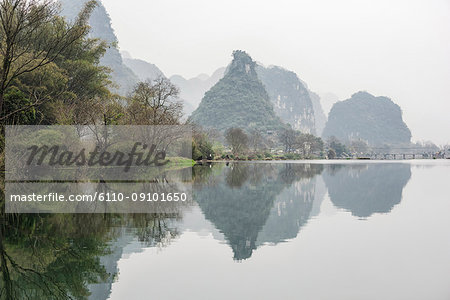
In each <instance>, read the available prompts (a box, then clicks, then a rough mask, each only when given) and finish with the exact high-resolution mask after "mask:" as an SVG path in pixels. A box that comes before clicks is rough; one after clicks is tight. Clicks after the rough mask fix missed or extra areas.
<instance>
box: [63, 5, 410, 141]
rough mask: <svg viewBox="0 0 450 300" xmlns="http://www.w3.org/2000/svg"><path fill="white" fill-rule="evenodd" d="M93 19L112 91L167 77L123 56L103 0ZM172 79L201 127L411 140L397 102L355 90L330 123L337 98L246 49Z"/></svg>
mask: <svg viewBox="0 0 450 300" xmlns="http://www.w3.org/2000/svg"><path fill="white" fill-rule="evenodd" d="M86 1H87V0H61V3H62V8H63V11H62V13H63V15H64V16H66V17H67V18H69V19H74V18H75V17H76V15H77V13H78V12H79V10H80V9H81V7H82V5H83V4H84V3H85V2H86ZM90 24H91V27H92V31H91V36H92V37H96V38H100V39H102V40H105V41H106V42H108V44H109V48H108V50H107V52H106V54H105V56H104V57H103V58H102V60H101V63H102V64H103V65H105V66H107V67H109V68H111V70H112V74H111V75H112V80H113V81H114V83H115V84H116V92H117V93H119V94H121V95H126V94H127V93H130V92H131V90H132V88H133V87H134V86H135V84H136V83H137V82H138V81H145V80H153V79H155V78H157V77H160V76H162V77H166V75H165V74H164V73H163V72H162V71H161V70H160V69H159V68H158V67H157V66H156V65H155V64H152V63H150V62H147V61H144V60H140V59H136V58H132V57H131V55H129V54H128V53H126V52H123V53H122V55H121V53H120V52H119V50H118V47H117V44H118V41H117V37H116V35H115V34H114V30H113V29H112V27H111V19H110V17H109V15H108V13H107V11H106V9H105V7H104V6H103V5H102V4H101V3H99V6H98V7H97V8H96V9H95V10H94V13H93V14H92V16H91V19H90ZM236 54H237V56H238V57H236ZM268 63H270V62H268ZM170 80H171V81H172V83H174V84H175V85H176V86H178V87H179V89H180V95H179V96H180V98H181V99H182V100H183V102H184V114H185V115H186V116H189V115H191V114H192V117H191V120H193V121H195V122H197V123H199V124H200V125H203V126H205V127H212V128H214V129H218V130H225V129H227V128H230V127H232V126H235V127H242V128H244V129H250V128H254V127H257V128H259V129H262V130H273V129H277V128H281V127H283V126H285V124H289V125H290V126H291V127H292V128H293V129H296V130H300V131H302V132H304V133H312V134H315V135H318V136H323V137H330V136H336V137H338V138H339V139H342V140H344V141H348V140H351V139H352V138H358V139H363V140H366V141H368V142H369V143H371V144H382V143H385V144H392V143H396V144H399V143H409V142H410V139H411V133H410V131H409V129H408V128H407V126H406V125H405V124H404V122H403V120H402V116H401V110H400V108H399V107H398V106H396V105H395V104H393V103H392V102H391V101H390V102H389V101H380V99H378V98H375V97H373V96H371V95H369V94H367V95H366V94H364V95H365V96H364V97H363V94H360V93H358V94H355V95H359V96H356V97H352V99H351V100H352V101H351V103H350V104H349V102H347V101H345V102H342V103H337V104H335V105H334V106H333V109H331V113H330V118H331V119H330V121H329V122H328V123H327V116H326V113H325V112H327V111H328V110H329V109H330V107H331V105H332V104H333V103H334V102H336V101H337V97H336V96H334V95H333V94H325V95H322V99H321V97H320V96H319V95H318V94H316V93H314V92H312V91H311V90H309V88H308V86H307V84H306V83H305V82H304V81H302V80H301V79H300V78H299V77H298V76H297V74H295V73H294V72H292V71H289V70H287V69H285V68H283V67H278V66H270V67H265V66H263V65H262V64H257V63H255V62H254V61H253V60H252V58H251V57H250V56H249V55H248V54H247V53H245V52H243V51H237V52H235V57H234V59H233V62H232V63H231V64H230V65H229V66H228V67H227V68H225V67H222V68H219V69H217V70H216V71H215V72H214V73H213V74H212V75H211V76H209V75H206V74H201V75H199V76H197V77H195V78H191V79H185V78H183V77H182V76H180V75H173V76H171V77H170ZM322 105H323V106H322ZM349 128H351V129H349ZM392 129H393V130H392ZM324 130H325V131H324ZM323 131H324V132H323ZM322 132H323V134H322Z"/></svg>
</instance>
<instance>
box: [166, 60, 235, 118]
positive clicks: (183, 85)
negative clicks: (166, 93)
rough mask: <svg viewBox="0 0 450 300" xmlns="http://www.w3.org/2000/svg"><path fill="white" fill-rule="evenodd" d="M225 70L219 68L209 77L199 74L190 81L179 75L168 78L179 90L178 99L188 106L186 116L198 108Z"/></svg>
mask: <svg viewBox="0 0 450 300" xmlns="http://www.w3.org/2000/svg"><path fill="white" fill-rule="evenodd" d="M225 70H226V69H225V68H219V69H217V70H216V71H215V72H214V73H213V74H212V75H211V76H209V75H206V74H201V75H199V76H197V77H195V78H191V79H185V78H184V77H182V76H180V75H173V76H172V77H170V81H171V82H172V83H173V84H175V85H176V86H178V87H179V88H180V98H181V99H183V100H185V104H186V105H188V107H187V108H186V109H185V112H186V113H187V114H188V115H190V114H191V113H192V112H193V111H194V110H195V109H196V108H197V107H198V105H199V104H200V101H202V98H203V97H204V96H205V93H206V92H207V91H208V90H209V89H211V88H212V87H213V86H214V85H215V84H216V83H217V82H218V81H219V80H220V79H222V78H223V76H224V75H225Z"/></svg>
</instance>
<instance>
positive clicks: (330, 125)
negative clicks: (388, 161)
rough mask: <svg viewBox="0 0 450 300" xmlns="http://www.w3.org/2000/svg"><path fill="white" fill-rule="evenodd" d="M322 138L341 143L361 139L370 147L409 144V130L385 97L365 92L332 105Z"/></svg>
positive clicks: (399, 112) (396, 109)
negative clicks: (335, 139)
mask: <svg viewBox="0 0 450 300" xmlns="http://www.w3.org/2000/svg"><path fill="white" fill-rule="evenodd" d="M323 136H324V137H325V138H327V137H331V136H335V137H337V138H338V139H340V140H341V141H344V142H350V141H352V140H357V139H362V140H365V141H367V142H368V144H369V145H372V146H375V145H380V146H381V145H385V144H386V145H392V144H409V143H410V142H411V131H410V130H409V128H408V126H406V124H405V123H404V122H403V119H402V111H401V109H400V107H399V106H398V105H397V104H395V103H394V102H392V100H391V99H389V98H387V97H375V96H373V95H371V94H369V93H367V92H358V93H356V94H354V95H352V97H351V98H350V99H348V100H345V101H341V102H337V103H336V104H334V105H333V108H332V109H331V111H330V114H329V117H328V122H327V125H326V127H325V129H324V132H323Z"/></svg>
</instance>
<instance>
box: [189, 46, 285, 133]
mask: <svg viewBox="0 0 450 300" xmlns="http://www.w3.org/2000/svg"><path fill="white" fill-rule="evenodd" d="M191 121H192V122H194V123H196V124H198V125H201V126H204V127H207V128H214V129H217V130H220V131H223V130H226V129H228V128H231V127H239V128H243V129H250V128H257V129H259V130H263V131H264V130H274V129H278V128H281V127H283V124H282V122H281V120H280V119H279V118H278V117H277V116H276V114H275V111H274V109H273V105H272V103H271V102H270V98H269V95H268V94H267V92H266V90H265V88H264V85H263V84H262V83H261V81H260V80H259V78H258V75H257V73H256V63H255V62H254V61H253V60H252V58H251V57H250V56H249V55H248V54H247V53H245V52H244V51H240V50H238V51H234V52H233V61H232V63H231V65H230V66H229V67H228V70H227V73H226V74H225V76H224V78H222V79H221V80H220V81H219V82H218V83H217V84H216V85H215V86H213V87H212V88H211V90H209V91H208V92H207V93H206V94H205V97H204V98H203V99H202V102H201V103H200V106H199V107H198V108H197V109H196V110H195V111H194V112H193V114H192V116H191Z"/></svg>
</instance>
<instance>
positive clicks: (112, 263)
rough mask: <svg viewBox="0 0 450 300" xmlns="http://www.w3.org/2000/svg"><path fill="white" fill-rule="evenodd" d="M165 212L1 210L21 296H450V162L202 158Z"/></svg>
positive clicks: (11, 279) (0, 250)
mask: <svg viewBox="0 0 450 300" xmlns="http://www.w3.org/2000/svg"><path fill="white" fill-rule="evenodd" d="M189 184H192V190H193V200H194V201H193V202H192V203H191V204H190V205H183V206H180V207H179V210H178V211H172V212H170V213H159V214H128V215H121V214H104V215H102V214H84V215H83V214H77V215H71V214H65V215H62V214H48V215H20V216H17V217H14V216H13V217H11V216H10V217H8V216H5V217H2V226H0V229H1V232H0V233H1V235H2V239H0V242H1V243H0V257H1V258H2V259H5V260H6V261H10V263H8V266H9V268H8V269H2V272H0V299H3V297H2V293H5V294H6V296H7V297H8V295H7V294H10V295H15V296H16V298H17V299H65V298H67V296H70V297H72V298H73V299H95V300H97V299H98V300H102V299H111V300H121V299H130V300H131V299H133V300H134V299H320V300H326V299H333V300H334V299H346V300H348V299H385V300H386V299H393V300H394V299H395V300H402V299H405V300H414V299H418V300H419V299H420V300H422V299H433V300H435V299H436V300H439V299H442V300H448V299H450V282H449V280H450V217H449V215H450V160H414V161H379V162H374V161H335V162H331V161H296V162H294V161H292V162H236V163H228V164H225V163H214V164H204V165H196V166H194V167H193V169H192V180H190V181H189Z"/></svg>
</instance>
